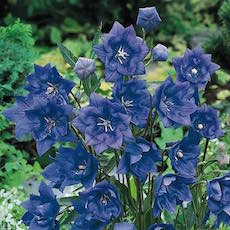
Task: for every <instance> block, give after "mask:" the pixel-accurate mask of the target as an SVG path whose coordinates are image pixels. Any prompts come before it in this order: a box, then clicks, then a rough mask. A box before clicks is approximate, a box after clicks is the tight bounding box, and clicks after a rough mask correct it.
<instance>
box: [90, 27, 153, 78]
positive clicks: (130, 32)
mask: <svg viewBox="0 0 230 230" xmlns="http://www.w3.org/2000/svg"><path fill="white" fill-rule="evenodd" d="M94 51H95V52H96V54H97V56H98V58H99V59H100V60H101V61H102V62H103V63H104V64H105V77H106V81H110V82H115V81H117V80H121V79H122V78H123V76H124V75H131V76H133V75H141V74H145V66H144V63H143V60H144V58H145V57H146V55H147V54H148V52H149V49H148V47H147V46H146V44H145V42H144V41H143V40H142V39H141V38H140V37H137V36H136V32H135V30H134V28H133V26H132V25H131V26H129V27H127V28H124V27H123V26H122V25H121V24H120V23H119V22H115V23H114V25H113V27H112V29H111V30H110V32H109V33H108V34H106V35H104V36H103V37H102V44H99V45H96V46H94Z"/></svg>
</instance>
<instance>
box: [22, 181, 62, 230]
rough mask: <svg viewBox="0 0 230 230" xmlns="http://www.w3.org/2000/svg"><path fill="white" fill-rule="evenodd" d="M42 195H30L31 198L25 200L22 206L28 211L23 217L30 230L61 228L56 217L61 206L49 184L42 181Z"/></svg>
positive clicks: (56, 229) (40, 189)
mask: <svg viewBox="0 0 230 230" xmlns="http://www.w3.org/2000/svg"><path fill="white" fill-rule="evenodd" d="M39 193H40V196H37V195H30V199H29V200H27V201H25V202H23V203H22V206H23V207H24V208H25V209H27V210H28V211H27V212H26V213H25V214H24V216H23V217H22V221H23V223H24V224H25V225H26V226H29V230H35V229H38V230H47V229H53V230H58V229H59V223H58V222H57V221H56V217H57V215H58V213H59V210H60V206H59V204H58V202H57V200H56V197H55V195H54V193H53V191H52V190H51V188H50V187H49V186H47V185H46V184H45V183H44V182H41V184H40V186H39Z"/></svg>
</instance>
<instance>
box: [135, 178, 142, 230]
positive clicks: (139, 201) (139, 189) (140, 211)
mask: <svg viewBox="0 0 230 230" xmlns="http://www.w3.org/2000/svg"><path fill="white" fill-rule="evenodd" d="M136 187H137V202H138V212H137V215H138V230H143V228H142V224H143V223H142V186H141V184H140V182H139V181H138V180H136Z"/></svg>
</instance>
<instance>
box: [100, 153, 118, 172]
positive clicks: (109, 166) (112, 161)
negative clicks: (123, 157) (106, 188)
mask: <svg viewBox="0 0 230 230" xmlns="http://www.w3.org/2000/svg"><path fill="white" fill-rule="evenodd" d="M115 166H116V159H115V156H113V157H112V158H111V159H110V160H109V162H108V163H107V165H106V166H105V167H104V168H103V171H104V173H105V174H109V173H110V172H111V171H112V170H113V169H114V168H115Z"/></svg>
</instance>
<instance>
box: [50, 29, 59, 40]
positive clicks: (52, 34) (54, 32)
mask: <svg viewBox="0 0 230 230" xmlns="http://www.w3.org/2000/svg"><path fill="white" fill-rule="evenodd" d="M50 41H51V42H52V43H53V44H56V43H60V42H61V32H60V30H59V29H58V28H56V27H54V26H52V27H51V29H50Z"/></svg>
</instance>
